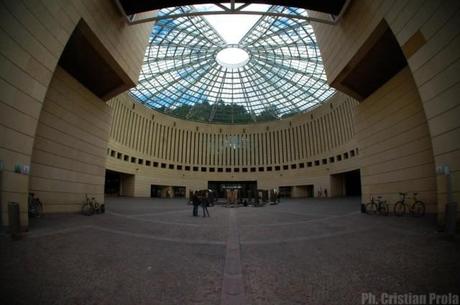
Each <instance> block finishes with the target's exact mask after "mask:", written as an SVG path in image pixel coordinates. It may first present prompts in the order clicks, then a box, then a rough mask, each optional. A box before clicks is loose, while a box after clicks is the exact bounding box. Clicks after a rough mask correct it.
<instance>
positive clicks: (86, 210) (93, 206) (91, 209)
mask: <svg viewBox="0 0 460 305" xmlns="http://www.w3.org/2000/svg"><path fill="white" fill-rule="evenodd" d="M81 213H82V214H83V215H85V216H91V215H93V214H95V213H97V214H99V213H102V210H101V206H100V205H99V203H98V202H97V201H96V198H94V197H91V199H90V198H89V197H88V194H85V202H84V203H83V205H82V207H81Z"/></svg>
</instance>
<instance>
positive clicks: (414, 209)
mask: <svg viewBox="0 0 460 305" xmlns="http://www.w3.org/2000/svg"><path fill="white" fill-rule="evenodd" d="M413 194H414V195H413V197H412V204H411V205H410V206H409V204H407V203H406V195H407V193H399V195H400V196H401V200H399V201H397V202H396V203H395V204H394V207H393V210H394V213H395V215H396V216H403V215H406V213H407V212H406V211H407V209H409V213H410V215H412V216H415V217H421V216H423V215H425V203H423V202H422V201H420V200H417V193H413Z"/></svg>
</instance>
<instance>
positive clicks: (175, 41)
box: [131, 6, 334, 123]
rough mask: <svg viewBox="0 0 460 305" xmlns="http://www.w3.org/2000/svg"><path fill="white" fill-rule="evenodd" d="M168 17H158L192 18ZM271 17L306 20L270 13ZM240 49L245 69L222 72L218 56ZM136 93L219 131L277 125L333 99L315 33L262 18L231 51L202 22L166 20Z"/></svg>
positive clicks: (303, 25) (301, 24)
mask: <svg viewBox="0 0 460 305" xmlns="http://www.w3.org/2000/svg"><path fill="white" fill-rule="evenodd" d="M193 9H194V7H192V6H188V7H176V8H170V9H165V10H162V11H161V12H160V14H177V13H186V12H190V11H193ZM269 10H271V11H273V12H285V13H286V12H287V11H289V13H291V14H293V13H295V14H306V12H305V11H304V10H300V9H294V8H286V7H280V6H271V7H270V8H269ZM227 48H238V49H241V50H243V51H244V52H246V53H247V54H248V55H249V59H248V60H245V61H243V64H237V65H235V66H233V67H232V66H230V65H225V64H222V61H218V60H217V59H216V57H217V54H218V53H219V52H221V51H222V50H224V49H227ZM131 93H132V94H133V95H134V96H135V97H136V98H137V99H138V100H139V101H140V102H141V103H144V104H146V105H147V106H149V107H151V108H154V109H157V110H160V111H163V112H165V113H168V114H170V115H173V116H178V117H181V118H186V119H190V120H195V121H203V122H216V123H247V122H254V121H266V120H273V119H279V118H282V117H285V116H289V115H292V114H296V113H299V112H303V111H308V110H309V109H312V108H314V107H315V106H317V105H319V104H320V103H322V102H323V101H324V100H326V99H327V98H328V97H329V96H331V95H332V94H333V93H334V90H333V89H332V88H330V87H329V86H328V84H327V82H326V75H325V71H324V67H323V64H322V60H321V56H320V52H319V49H318V46H317V43H316V38H315V36H314V33H313V28H312V27H311V25H310V24H309V23H308V22H306V21H302V20H294V19H289V18H285V17H273V16H262V17H261V18H260V19H259V20H258V21H257V22H256V23H255V25H254V26H253V27H252V28H251V29H250V30H249V31H248V32H247V33H246V34H245V35H244V37H243V38H242V39H241V40H240V41H239V43H237V44H235V43H228V42H226V41H225V39H224V38H223V37H222V36H221V35H219V32H218V31H217V30H216V29H215V28H214V27H213V26H212V25H211V23H210V22H208V20H207V19H206V18H205V17H202V16H186V17H180V18H177V19H162V20H160V21H158V22H157V23H156V25H155V26H154V27H153V31H152V34H151V37H150V40H149V46H148V48H147V50H146V54H145V59H144V65H143V67H142V70H141V74H140V77H139V85H138V86H137V87H136V88H135V89H133V90H132V91H131Z"/></svg>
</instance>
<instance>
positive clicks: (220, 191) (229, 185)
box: [208, 181, 257, 198]
mask: <svg viewBox="0 0 460 305" xmlns="http://www.w3.org/2000/svg"><path fill="white" fill-rule="evenodd" d="M208 189H210V190H212V191H213V192H215V194H216V195H217V198H225V190H227V189H237V190H239V192H240V198H252V197H254V196H255V194H256V193H257V181H208Z"/></svg>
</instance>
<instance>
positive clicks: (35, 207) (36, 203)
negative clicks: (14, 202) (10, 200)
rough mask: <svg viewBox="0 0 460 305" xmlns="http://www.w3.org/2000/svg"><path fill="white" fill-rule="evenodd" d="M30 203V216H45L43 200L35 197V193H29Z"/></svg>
mask: <svg viewBox="0 0 460 305" xmlns="http://www.w3.org/2000/svg"><path fill="white" fill-rule="evenodd" d="M28 204H29V216H30V217H41V216H43V205H42V202H41V201H40V199H38V198H37V197H34V193H29V198H28Z"/></svg>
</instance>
